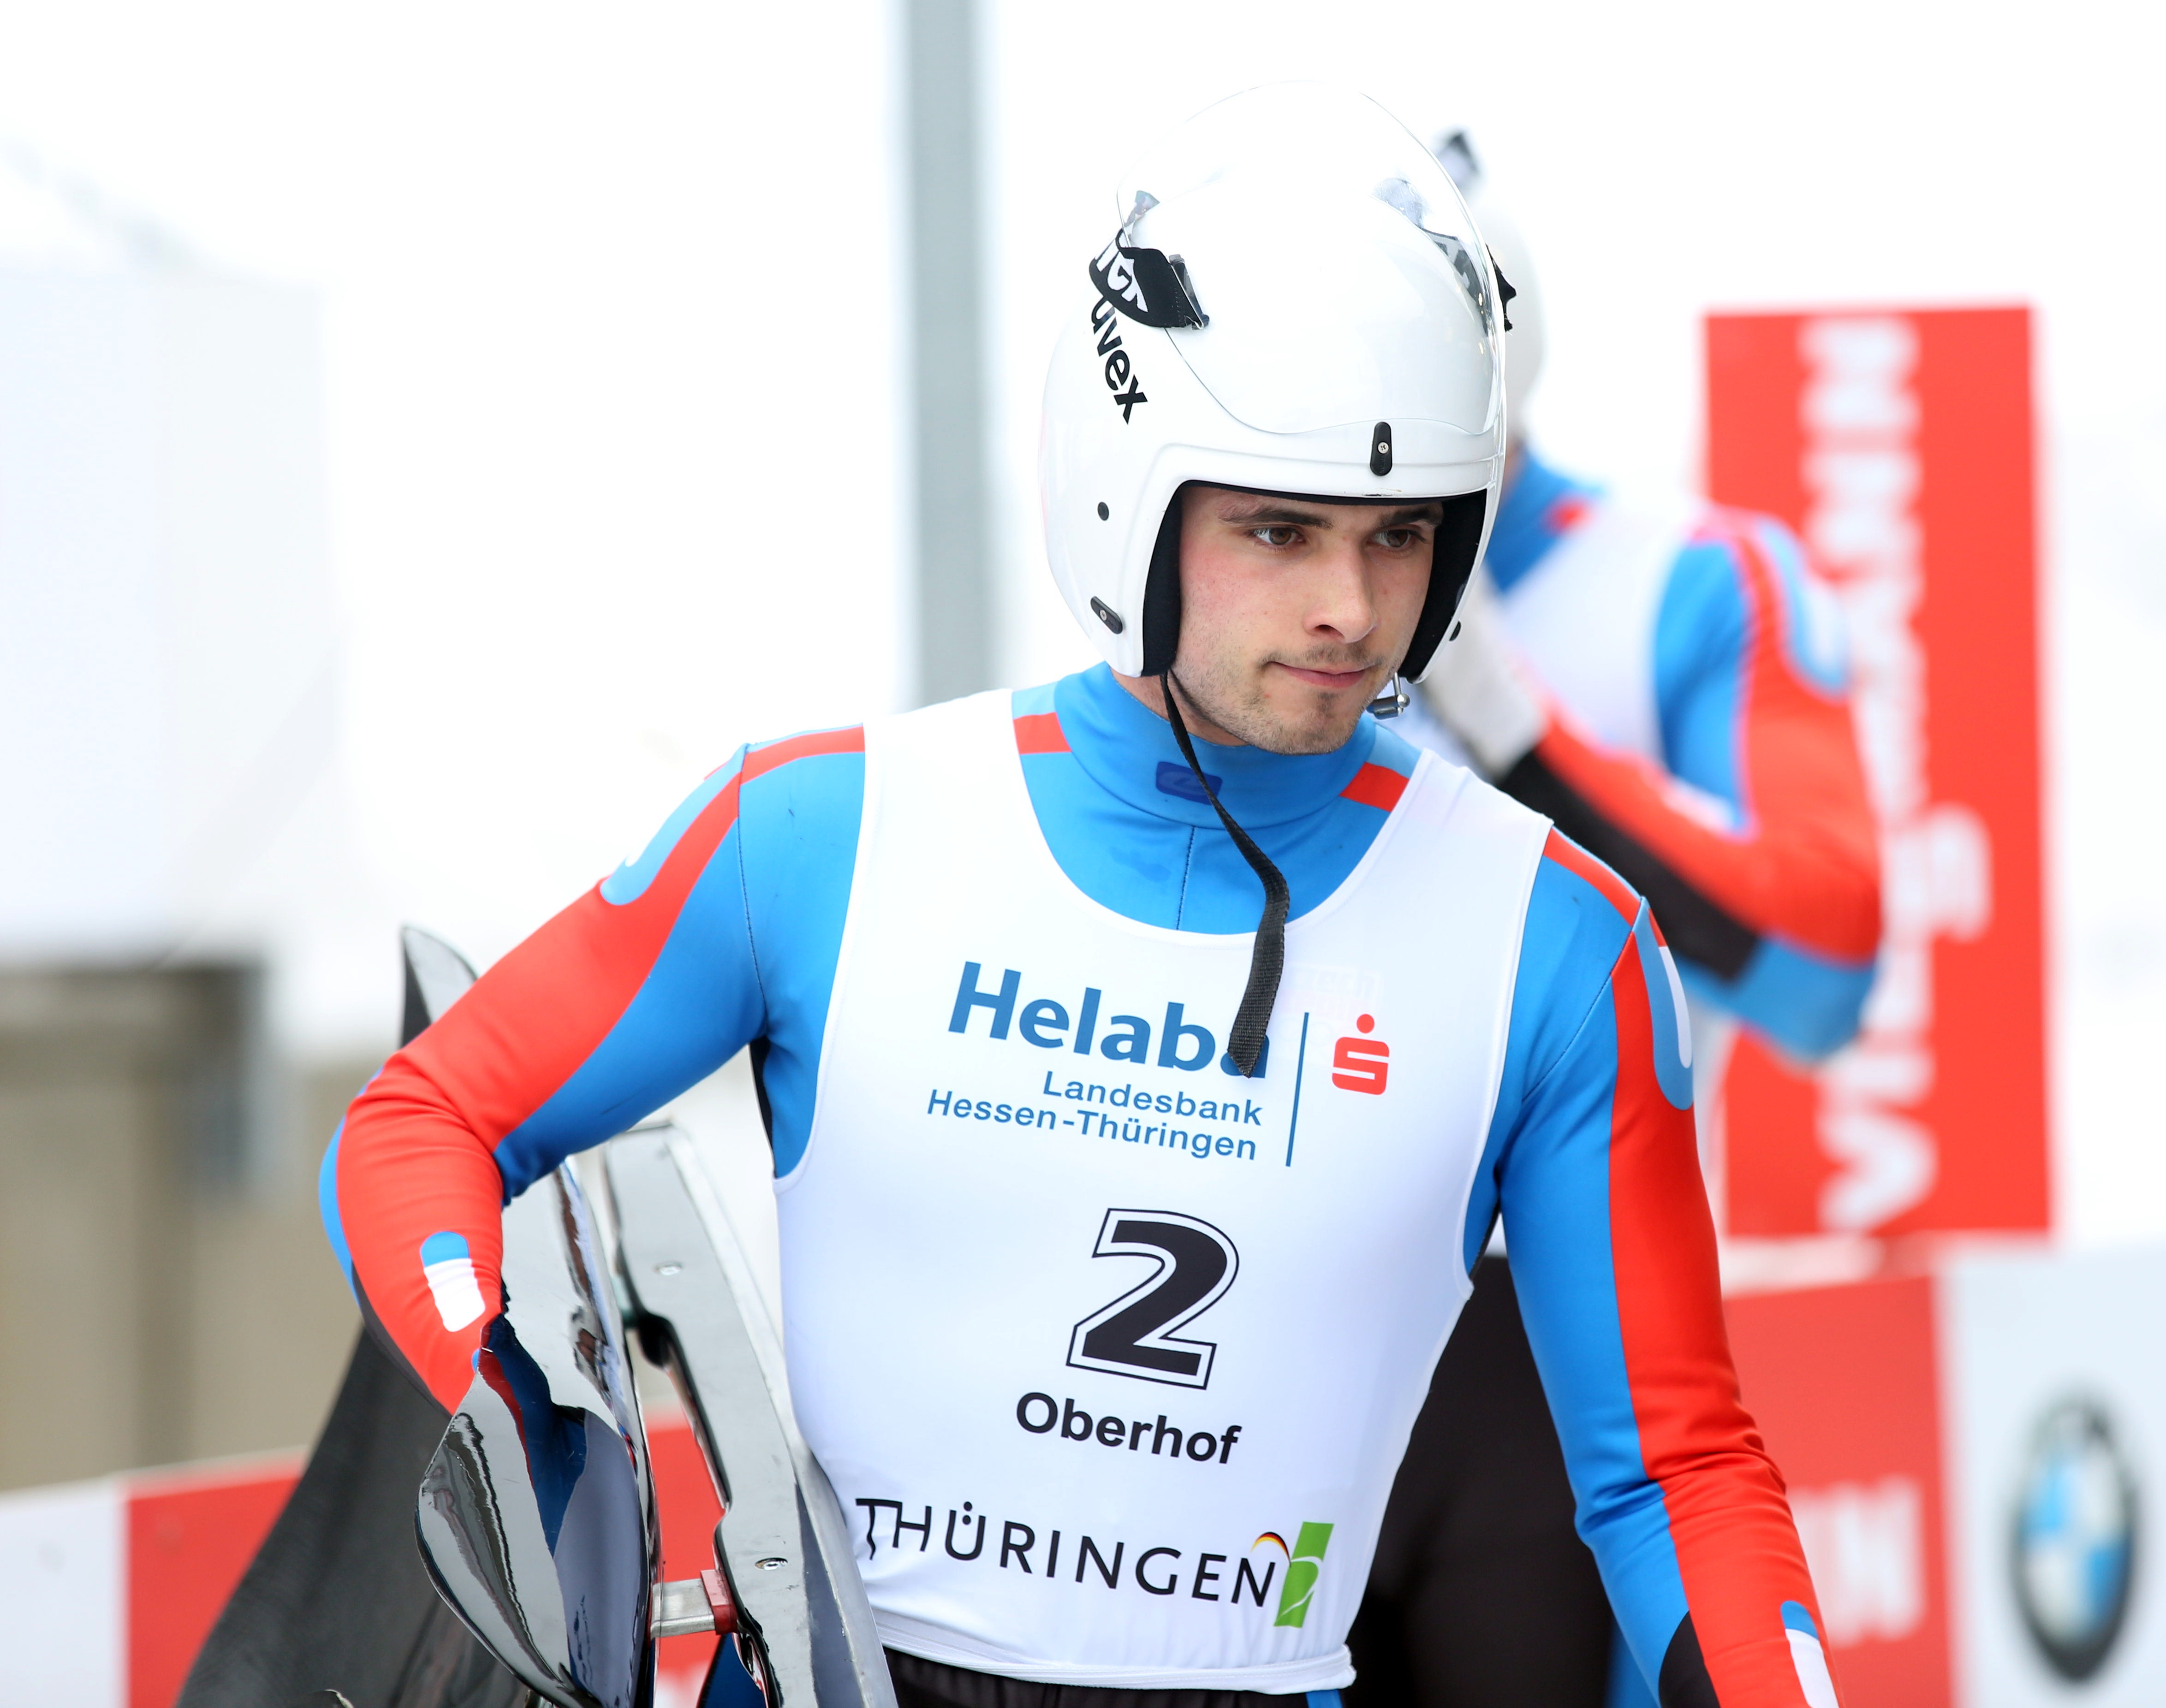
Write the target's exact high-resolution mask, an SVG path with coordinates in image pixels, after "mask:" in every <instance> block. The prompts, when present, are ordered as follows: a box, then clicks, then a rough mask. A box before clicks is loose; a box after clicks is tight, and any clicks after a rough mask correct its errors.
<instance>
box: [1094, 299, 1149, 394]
mask: <svg viewBox="0 0 2166 1708" xmlns="http://www.w3.org/2000/svg"><path fill="white" fill-rule="evenodd" d="M1120 324H1121V317H1120V316H1119V315H1117V314H1115V313H1114V312H1113V305H1112V303H1110V302H1103V301H1101V302H1096V303H1092V304H1091V330H1092V331H1094V332H1096V334H1097V335H1098V354H1099V355H1101V356H1104V357H1105V358H1106V389H1107V390H1108V391H1109V392H1111V393H1112V394H1113V401H1114V402H1115V403H1117V404H1119V405H1120V408H1121V419H1123V421H1128V420H1133V419H1134V417H1133V414H1132V412H1133V410H1134V409H1135V407H1136V405H1137V404H1138V403H1149V402H1150V398H1149V395H1148V394H1147V393H1145V392H1144V382H1142V381H1141V380H1139V379H1134V378H1132V377H1131V376H1132V375H1133V373H1134V372H1135V368H1134V364H1133V363H1132V362H1131V361H1129V360H1128V351H1125V350H1123V349H1122V348H1121V334H1120ZM1123 386H1126V387H1128V389H1127V390H1126V391H1123V390H1122V389H1121V388H1122V387H1123Z"/></svg>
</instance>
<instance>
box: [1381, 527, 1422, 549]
mask: <svg viewBox="0 0 2166 1708" xmlns="http://www.w3.org/2000/svg"><path fill="white" fill-rule="evenodd" d="M1421 537H1422V535H1421V530H1420V529H1418V528H1383V529H1379V530H1377V534H1376V543H1377V544H1378V545H1380V546H1382V547H1383V548H1384V550H1385V551H1413V548H1414V547H1415V546H1418V545H1420V544H1421Z"/></svg>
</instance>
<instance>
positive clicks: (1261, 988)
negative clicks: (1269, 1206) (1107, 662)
mask: <svg viewBox="0 0 2166 1708" xmlns="http://www.w3.org/2000/svg"><path fill="white" fill-rule="evenodd" d="M1158 683H1159V688H1160V692H1161V693H1164V694H1165V720H1166V722H1168V723H1169V724H1170V725H1173V739H1174V740H1175V741H1176V742H1178V743H1179V744H1180V746H1181V757H1182V758H1183V759H1186V761H1187V762H1188V768H1189V769H1190V770H1191V771H1192V772H1195V773H1196V781H1197V785H1198V786H1199V787H1200V788H1202V791H1203V798H1204V799H1206V800H1207V801H1209V802H1210V803H1211V810H1212V811H1213V812H1215V813H1216V814H1218V822H1219V823H1220V824H1222V825H1224V826H1225V827H1226V834H1227V835H1228V836H1231V837H1232V838H1233V839H1234V846H1235V847H1236V848H1239V850H1240V851H1241V857H1242V858H1243V859H1244V860H1245V861H1247V862H1249V869H1250V870H1251V871H1253V872H1255V874H1256V876H1257V878H1259V879H1260V881H1261V882H1262V883H1263V886H1264V911H1263V916H1262V917H1261V918H1260V919H1259V920H1257V921H1256V940H1255V946H1253V947H1252V948H1251V949H1250V950H1249V985H1248V988H1247V989H1245V990H1244V991H1243V992H1242V993H1241V1007H1240V1010H1239V1013H1237V1014H1236V1015H1234V1033H1233V1036H1232V1038H1231V1039H1230V1041H1228V1044H1227V1046H1226V1053H1227V1054H1228V1055H1229V1056H1231V1057H1233V1058H1234V1066H1235V1067H1236V1068H1239V1069H1240V1070H1241V1073H1242V1075H1243V1077H1244V1078H1255V1072H1256V1063H1257V1062H1258V1061H1259V1060H1260V1058H1261V1057H1262V1056H1263V1053H1264V1040H1265V1032H1266V1031H1268V1030H1269V1029H1270V1026H1271V1006H1272V1004H1274V1003H1276V1001H1277V1000H1278V995H1279V977H1280V975H1281V973H1284V972H1285V971H1286V915H1287V913H1288V912H1289V911H1290V910H1291V909H1292V892H1291V891H1290V890H1288V889H1287V888H1286V878H1285V875H1284V874H1283V873H1281V872H1280V870H1279V869H1278V867H1276V866H1274V865H1272V864H1271V857H1270V856H1268V855H1266V854H1265V852H1264V851H1263V850H1262V849H1260V848H1259V847H1258V846H1256V842H1255V838H1254V837H1253V836H1249V833H1248V832H1247V831H1246V830H1243V829H1242V828H1241V827H1240V826H1239V825H1237V824H1235V823H1234V815H1233V814H1231V813H1229V812H1228V811H1227V810H1226V809H1225V807H1224V806H1223V804H1221V803H1220V801H1219V799H1218V793H1217V792H1216V791H1215V790H1214V789H1212V787H1211V779H1210V778H1207V777H1206V776H1205V775H1204V774H1203V767H1202V765H1200V764H1198V763H1197V758H1196V744H1195V743H1194V742H1193V741H1190V740H1189V739H1188V725H1187V724H1186V722H1185V721H1183V720H1182V718H1181V703H1180V701H1179V700H1177V699H1175V698H1174V693H1173V688H1174V681H1173V671H1172V669H1171V667H1168V668H1167V669H1165V671H1163V672H1160V675H1159V679H1158ZM1400 704H1402V705H1404V704H1405V698H1404V696H1401V698H1400Z"/></svg>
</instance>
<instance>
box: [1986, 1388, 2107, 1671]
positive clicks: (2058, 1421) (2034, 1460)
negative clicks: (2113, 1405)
mask: <svg viewBox="0 0 2166 1708" xmlns="http://www.w3.org/2000/svg"><path fill="white" fill-rule="evenodd" d="M2010 1542H2011V1544H2012V1546H2011V1548H2010V1569H2011V1572H2012V1574H2013V1576H2014V1579H2015V1602H2016V1605H2017V1606H2018V1607H2020V1608H2021V1610H2022V1612H2023V1623H2024V1626H2025V1628H2026V1630H2028V1631H2029V1632H2030V1633H2031V1641H2032V1642H2035V1643H2036V1644H2037V1647H2038V1653H2040V1654H2041V1655H2042V1656H2043V1657H2044V1658H2045V1660H2046V1663H2047V1665H2048V1666H2050V1667H2052V1669H2053V1670H2054V1671H2055V1672H2056V1673H2058V1674H2060V1676H2061V1677H2063V1678H2064V1679H2069V1680H2071V1681H2075V1680H2079V1679H2088V1678H2089V1677H2090V1676H2091V1675H2092V1674H2094V1673H2095V1672H2097V1671H2098V1669H2099V1668H2100V1667H2101V1666H2103V1665H2105V1658H2106V1657H2107V1655H2109V1654H2110V1653H2112V1651H2113V1646H2114V1643H2115V1642H2116V1639H2117V1638H2118V1637H2120V1635H2121V1624H2122V1621H2124V1620H2125V1619H2126V1616H2127V1613H2128V1600H2129V1587H2130V1584H2131V1582H2132V1579H2133V1576H2134V1573H2135V1567H2136V1543H2137V1495H2136V1482H2135V1479H2134V1478H2133V1477H2132V1476H2131V1474H2130V1473H2129V1468H2128V1462H2127V1459H2126V1458H2125V1457H2124V1456H2123V1454H2122V1452H2121V1447H2120V1446H2119V1444H2118V1443H2117V1442H2116V1441H2115V1439H2114V1433H2113V1426H2112V1425H2111V1422H2110V1421H2108V1419H2107V1417H2106V1415H2105V1410H2103V1409H2102V1408H2101V1407H2100V1406H2098V1405H2095V1404H2093V1403H2091V1402H2090V1401H2089V1400H2063V1402H2062V1403H2061V1404H2059V1405H2056V1406H2055V1407H2053V1409H2052V1410H2050V1411H2048V1412H2047V1414H2046V1415H2045V1416H2044V1418H2043V1419H2042V1420H2041V1421H2040V1422H2039V1425H2038V1427H2037V1430H2036V1431H2034V1432H2033V1434H2032V1436H2031V1449H2030V1452H2029V1453H2028V1455H2027V1456H2026V1458H2025V1460H2024V1465H2023V1479H2022V1483H2021V1486H2020V1487H2019V1489H2018V1490H2017V1493H2016V1499H2015V1522H2014V1526H2013V1531H2012V1534H2011V1536H2010Z"/></svg>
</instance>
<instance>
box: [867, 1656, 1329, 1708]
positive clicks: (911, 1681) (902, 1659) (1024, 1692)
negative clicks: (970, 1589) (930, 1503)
mask: <svg viewBox="0 0 2166 1708" xmlns="http://www.w3.org/2000/svg"><path fill="white" fill-rule="evenodd" d="M887 1669H888V1674H889V1676H890V1677H891V1678H892V1679H894V1680H895V1700H896V1702H897V1703H898V1704H900V1705H901V1708H1292V1705H1296V1704H1299V1703H1300V1702H1302V1700H1304V1699H1303V1698H1302V1697H1301V1696H1298V1695H1296V1696H1266V1695H1264V1694H1263V1693H1262V1692H1261V1691H1260V1690H1104V1689H1101V1688H1100V1687H1099V1686H1097V1685H1095V1684H1031V1683H1028V1682H1027V1681H1026V1680H1024V1679H1001V1678H996V1677H995V1676H994V1675H993V1674H991V1673H969V1672H965V1671H964V1670H963V1669H962V1668H960V1667H943V1666H942V1665H941V1664H940V1663H939V1662H938V1661H922V1660H920V1659H918V1658H917V1656H916V1655H906V1654H898V1653H896V1652H895V1650H893V1649H890V1650H889V1651H888V1652H887Z"/></svg>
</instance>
